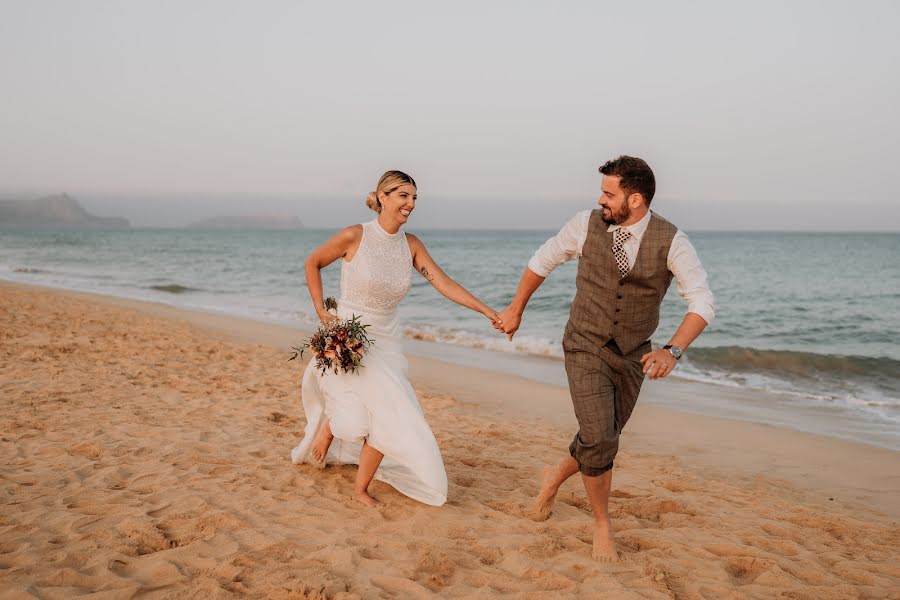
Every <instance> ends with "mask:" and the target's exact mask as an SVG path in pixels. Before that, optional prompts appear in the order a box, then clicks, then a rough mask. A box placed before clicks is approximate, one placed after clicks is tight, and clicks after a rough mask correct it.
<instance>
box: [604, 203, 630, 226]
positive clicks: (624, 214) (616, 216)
mask: <svg viewBox="0 0 900 600" xmlns="http://www.w3.org/2000/svg"><path fill="white" fill-rule="evenodd" d="M607 210H609V217H607V216H606V211H607ZM602 218H603V222H604V223H606V224H607V225H619V224H621V223H624V222H625V221H627V220H628V219H629V218H631V207H630V206H628V205H627V204H625V205H623V206H622V210H620V211H619V212H613V209H611V208H610V209H603V217H602Z"/></svg>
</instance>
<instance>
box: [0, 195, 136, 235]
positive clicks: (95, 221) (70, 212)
mask: <svg viewBox="0 0 900 600" xmlns="http://www.w3.org/2000/svg"><path fill="white" fill-rule="evenodd" d="M4 225H26V226H30V227H86V228H104V229H116V228H128V227H131V224H130V223H129V222H128V219H123V218H121V217H98V216H95V215H92V214H90V213H89V212H88V211H86V210H84V208H83V207H82V206H81V205H80V204H79V203H78V201H77V200H75V199H74V198H72V197H71V196H69V195H68V194H56V195H54V196H44V197H43V198H35V199H33V200H0V226H4Z"/></svg>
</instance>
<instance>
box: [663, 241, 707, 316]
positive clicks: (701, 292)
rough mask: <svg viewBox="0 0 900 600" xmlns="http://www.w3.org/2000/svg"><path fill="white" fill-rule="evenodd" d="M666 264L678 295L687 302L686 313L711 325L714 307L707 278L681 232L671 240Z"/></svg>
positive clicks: (691, 246) (692, 247) (697, 257)
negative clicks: (695, 315) (695, 314)
mask: <svg viewBox="0 0 900 600" xmlns="http://www.w3.org/2000/svg"><path fill="white" fill-rule="evenodd" d="M667 262H668V267H669V271H671V272H672V274H673V275H674V276H675V284H676V290H677V291H678V295H679V296H681V297H682V298H684V300H685V302H687V305H688V312H692V313H697V314H698V315H700V316H701V317H702V318H703V320H704V321H706V323H707V325H708V324H710V323H712V321H713V319H714V318H715V316H716V305H715V299H714V298H713V294H712V290H710V289H709V278H708V277H707V275H706V270H705V269H704V268H703V265H702V264H700V257H699V256H697V251H696V250H695V249H694V245H693V244H691V242H690V240H688V238H687V236H686V235H685V234H684V232H682V231H681V230H679V231H678V233H676V234H675V238H674V239H673V240H672V246H671V247H670V248H669V257H668V261H667Z"/></svg>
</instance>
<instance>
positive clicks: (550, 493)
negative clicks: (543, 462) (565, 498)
mask: <svg viewBox="0 0 900 600" xmlns="http://www.w3.org/2000/svg"><path fill="white" fill-rule="evenodd" d="M556 471H557V469H556V468H555V467H546V468H545V469H544V477H543V479H542V480H541V491H540V492H538V496H537V498H535V500H534V504H532V505H531V508H530V509H528V513H527V515H528V517H529V518H530V519H531V520H533V521H546V520H547V519H549V518H550V512H551V510H552V509H553V501H554V500H556V493H557V492H558V491H559V486H560V483H558V481H557V477H556V475H557V473H556Z"/></svg>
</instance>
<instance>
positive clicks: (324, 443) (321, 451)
mask: <svg viewBox="0 0 900 600" xmlns="http://www.w3.org/2000/svg"><path fill="white" fill-rule="evenodd" d="M333 439H334V434H332V433H331V422H330V421H329V420H328V419H325V421H324V422H323V423H322V424H321V425H319V430H318V431H317V432H316V437H315V438H313V443H312V448H311V449H310V451H309V453H310V456H312V458H313V460H314V461H316V462H317V463H319V464H323V463H324V462H325V456H326V455H327V454H328V448H329V447H331V441H332V440H333Z"/></svg>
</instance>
